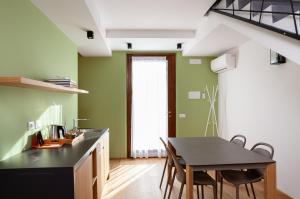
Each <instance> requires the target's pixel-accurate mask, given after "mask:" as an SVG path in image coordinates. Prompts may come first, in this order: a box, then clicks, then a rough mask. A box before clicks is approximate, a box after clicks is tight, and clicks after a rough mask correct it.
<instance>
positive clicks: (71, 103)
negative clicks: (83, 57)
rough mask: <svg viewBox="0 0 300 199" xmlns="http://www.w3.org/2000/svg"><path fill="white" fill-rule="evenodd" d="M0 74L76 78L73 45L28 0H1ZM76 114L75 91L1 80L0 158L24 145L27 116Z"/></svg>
mask: <svg viewBox="0 0 300 199" xmlns="http://www.w3.org/2000/svg"><path fill="white" fill-rule="evenodd" d="M0 28H1V31H0V44H1V45H0V75H1V76H25V77H29V78H34V79H45V78H50V77H55V76H69V77H71V78H72V79H74V80H77V62H78V56H77V48H76V46H75V45H74V44H73V43H72V42H71V41H70V40H69V39H68V38H67V37H66V36H65V35H64V34H63V33H62V32H61V31H60V30H59V29H58V28H57V27H56V26H55V25H54V24H53V23H52V22H51V21H50V20H49V19H48V18H47V17H46V16H44V15H43V14H42V13H41V12H40V11H39V10H38V9H37V8H36V7H35V6H34V5H33V4H32V3H31V2H30V1H29V0H22V1H20V0H1V2H0ZM57 107H62V111H63V115H62V120H65V121H66V122H67V124H68V127H71V126H72V119H73V118H76V117H77V95H70V94H64V93H54V92H45V91H39V90H32V89H23V88H14V87H6V86H0V113H1V119H0V127H1V129H0V160H1V159H6V158H8V157H10V156H11V155H14V154H16V153H19V152H20V151H22V150H23V149H25V148H27V147H28V144H30V140H28V139H27V138H28V136H29V135H30V134H31V133H32V132H29V131H27V127H26V125H27V122H28V121H36V120H39V121H40V122H41V125H42V126H45V125H47V124H50V123H57V121H58V120H59V118H61V116H60V112H61V109H58V108H57Z"/></svg>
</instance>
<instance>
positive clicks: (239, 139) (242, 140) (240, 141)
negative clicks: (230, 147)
mask: <svg viewBox="0 0 300 199" xmlns="http://www.w3.org/2000/svg"><path fill="white" fill-rule="evenodd" d="M246 141H247V139H246V137H245V136H243V135H235V136H233V137H232V138H231V140H230V142H231V143H234V144H236V145H239V146H241V147H243V148H244V147H245V145H246Z"/></svg>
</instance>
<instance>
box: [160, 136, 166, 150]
mask: <svg viewBox="0 0 300 199" xmlns="http://www.w3.org/2000/svg"><path fill="white" fill-rule="evenodd" d="M159 139H160V141H161V142H162V143H163V145H164V146H165V148H166V149H167V144H166V142H165V141H164V139H163V138H162V137H159Z"/></svg>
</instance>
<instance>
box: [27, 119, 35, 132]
mask: <svg viewBox="0 0 300 199" xmlns="http://www.w3.org/2000/svg"><path fill="white" fill-rule="evenodd" d="M34 129H35V122H34V121H30V122H27V130H28V131H32V130H34Z"/></svg>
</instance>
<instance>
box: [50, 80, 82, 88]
mask: <svg viewBox="0 0 300 199" xmlns="http://www.w3.org/2000/svg"><path fill="white" fill-rule="evenodd" d="M45 82H47V83H51V84H56V85H60V86H66V87H71V88H78V86H77V83H76V82H75V81H73V80H71V79H70V78H56V79H47V80H45Z"/></svg>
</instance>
